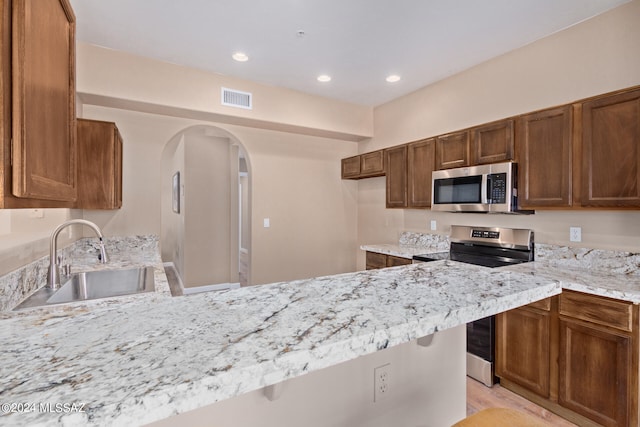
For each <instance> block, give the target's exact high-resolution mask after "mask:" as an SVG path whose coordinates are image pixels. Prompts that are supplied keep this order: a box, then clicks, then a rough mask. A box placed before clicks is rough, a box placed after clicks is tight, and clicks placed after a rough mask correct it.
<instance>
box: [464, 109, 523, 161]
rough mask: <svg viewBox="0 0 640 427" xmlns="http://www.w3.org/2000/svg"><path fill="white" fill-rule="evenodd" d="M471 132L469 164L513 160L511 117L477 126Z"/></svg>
mask: <svg viewBox="0 0 640 427" xmlns="http://www.w3.org/2000/svg"><path fill="white" fill-rule="evenodd" d="M472 133H473V142H472V144H471V147H472V152H473V155H472V160H471V164H476V165H482V164H487V163H498V162H506V161H508V160H513V155H514V149H513V139H514V138H513V136H514V135H513V119H508V120H501V121H499V122H494V123H489V124H486V125H483V126H478V127H476V128H474V129H473V130H472Z"/></svg>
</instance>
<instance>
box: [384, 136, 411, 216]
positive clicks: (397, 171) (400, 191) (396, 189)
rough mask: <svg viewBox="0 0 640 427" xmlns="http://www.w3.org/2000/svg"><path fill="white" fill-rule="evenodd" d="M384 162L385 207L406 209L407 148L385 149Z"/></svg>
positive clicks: (402, 146) (401, 146) (404, 146)
mask: <svg viewBox="0 0 640 427" xmlns="http://www.w3.org/2000/svg"><path fill="white" fill-rule="evenodd" d="M384 152H385V162H386V169H387V207H388V208H406V207H407V146H406V145H400V146H397V147H393V148H387V149H386V150H384Z"/></svg>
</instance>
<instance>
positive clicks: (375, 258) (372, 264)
mask: <svg viewBox="0 0 640 427" xmlns="http://www.w3.org/2000/svg"><path fill="white" fill-rule="evenodd" d="M386 266H387V256H386V255H385V254H379V253H377V252H369V251H367V270H371V269H375V268H385V267H386Z"/></svg>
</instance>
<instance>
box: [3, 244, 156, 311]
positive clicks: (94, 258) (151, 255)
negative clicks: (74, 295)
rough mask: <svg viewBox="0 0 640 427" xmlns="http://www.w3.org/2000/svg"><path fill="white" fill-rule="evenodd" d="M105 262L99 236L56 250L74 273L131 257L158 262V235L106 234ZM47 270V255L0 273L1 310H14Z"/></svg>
mask: <svg viewBox="0 0 640 427" xmlns="http://www.w3.org/2000/svg"><path fill="white" fill-rule="evenodd" d="M104 242H105V248H106V250H107V255H108V257H109V262H108V263H107V264H100V263H98V253H99V250H98V239H96V238H95V237H89V238H85V239H81V240H78V241H76V242H74V243H72V244H71V245H70V246H67V247H66V248H63V249H59V250H58V256H62V257H63V259H64V260H65V261H64V262H71V271H72V272H73V273H75V272H79V271H85V270H99V269H104V268H118V267H124V266H128V265H131V260H136V262H139V263H141V264H149V265H151V264H157V263H161V262H162V261H161V259H160V251H159V249H158V236H155V235H147V236H127V237H106V238H105V239H104ZM48 271H49V256H48V255H47V256H44V257H42V258H40V259H38V260H36V261H34V262H32V263H30V264H27V265H25V266H23V267H21V268H19V269H17V270H14V271H12V272H10V273H8V274H5V275H4V276H0V311H8V310H11V309H13V307H15V306H16V305H18V303H20V302H21V301H22V300H23V299H25V298H26V297H27V296H29V295H30V294H32V293H33V292H35V291H36V290H37V289H39V288H41V287H42V286H44V284H45V283H46V281H47V272H48Z"/></svg>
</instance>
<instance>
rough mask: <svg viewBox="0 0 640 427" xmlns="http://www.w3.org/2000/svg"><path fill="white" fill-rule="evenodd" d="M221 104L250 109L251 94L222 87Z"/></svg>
mask: <svg viewBox="0 0 640 427" xmlns="http://www.w3.org/2000/svg"><path fill="white" fill-rule="evenodd" d="M222 105H227V106H229V107H238V108H246V109H247V110H251V109H252V103H251V94H250V93H249V92H241V91H239V90H234V89H227V88H226V87H223V88H222Z"/></svg>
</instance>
